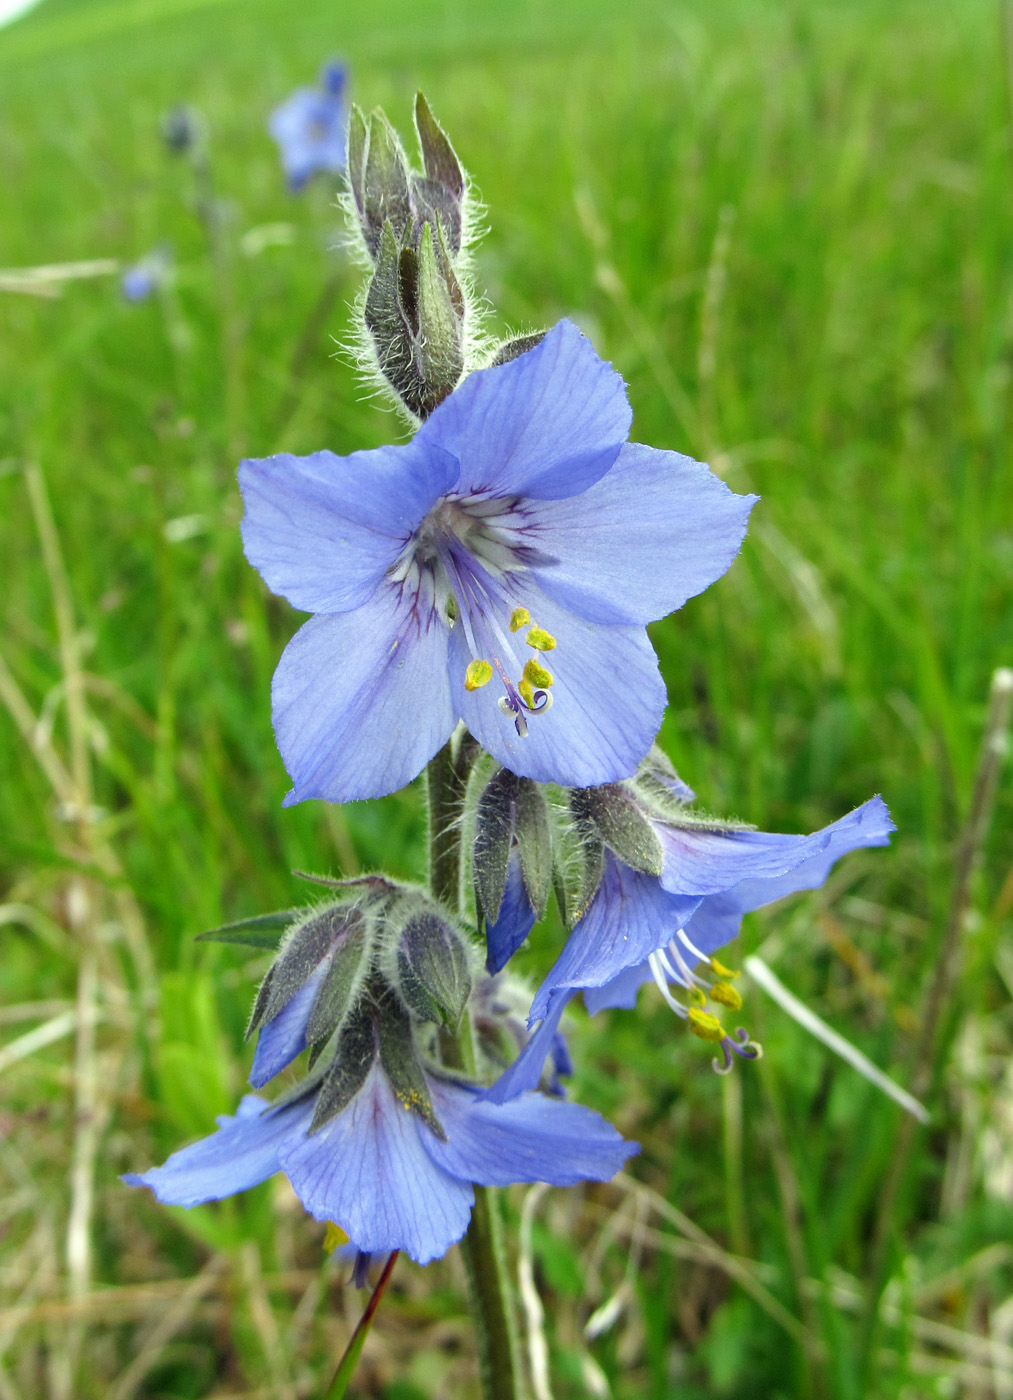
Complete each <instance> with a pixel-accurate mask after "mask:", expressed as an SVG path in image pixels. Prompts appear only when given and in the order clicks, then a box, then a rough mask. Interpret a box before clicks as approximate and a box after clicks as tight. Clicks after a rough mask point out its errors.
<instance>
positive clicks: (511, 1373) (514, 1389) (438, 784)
mask: <svg viewBox="0 0 1013 1400" xmlns="http://www.w3.org/2000/svg"><path fill="white" fill-rule="evenodd" d="M468 747H469V745H468V740H467V738H466V739H465V741H464V744H462V745H460V746H459V747H458V749H457V751H456V753H455V744H454V740H453V739H451V740H449V741H448V742H447V743H446V744H444V746H443V748H442V749H441V750H440V751H439V753H438V754H437V755H436V757H435V758H433V759H432V760H431V761H430V763H429V765H428V768H427V769H426V780H427V789H428V799H429V886H430V891H431V893H432V894H433V896H434V898H436V899H438V900H440V901H441V902H442V903H443V904H445V905H447V906H448V907H449V908H450V909H452V910H453V911H454V913H459V912H460V906H461V864H462V860H461V808H462V803H463V799H464V790H465V787H466V786H467V781H468V769H469V766H470V763H469V751H468ZM445 1048H446V1051H447V1052H449V1053H448V1058H449V1055H456V1058H457V1060H458V1063H459V1065H460V1068H461V1069H463V1070H464V1071H465V1072H467V1073H474V1072H475V1068H476V1062H475V1049H474V1043H473V1040H472V1027H471V1020H470V1017H469V1016H468V1015H466V1016H465V1017H464V1020H463V1022H462V1025H461V1029H460V1031H459V1032H458V1035H457V1037H456V1039H455V1041H454V1043H453V1045H452V1046H446V1047H445ZM461 1250H462V1253H463V1255H464V1264H465V1268H466V1270H467V1274H468V1283H469V1287H470V1292H471V1304H472V1314H473V1316H474V1320H475V1332H476V1336H477V1339H478V1349H479V1364H480V1370H481V1376H482V1394H483V1396H484V1397H485V1400H521V1398H522V1396H523V1393H524V1392H523V1390H522V1372H521V1363H520V1346H519V1339H518V1332H517V1319H516V1311H515V1307H514V1299H513V1290H512V1288H511V1286H510V1277H509V1273H508V1271H507V1261H506V1252H505V1249H504V1245H503V1226H502V1219H501V1216H500V1206H499V1199H498V1192H497V1189H496V1188H495V1187H493V1186H478V1185H476V1186H475V1205H474V1209H473V1210H472V1213H471V1223H470V1225H469V1226H468V1232H467V1234H466V1235H465V1237H464V1239H463V1240H462V1241H461Z"/></svg>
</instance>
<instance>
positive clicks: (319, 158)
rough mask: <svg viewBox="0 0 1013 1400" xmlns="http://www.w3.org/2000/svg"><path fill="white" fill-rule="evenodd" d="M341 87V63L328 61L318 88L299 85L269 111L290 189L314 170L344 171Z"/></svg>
mask: <svg viewBox="0 0 1013 1400" xmlns="http://www.w3.org/2000/svg"><path fill="white" fill-rule="evenodd" d="M344 90H345V69H344V67H343V66H342V65H341V64H340V63H329V64H328V65H327V67H326V68H325V69H324V71H323V76H322V79H321V85H320V87H319V88H299V90H298V91H297V92H294V93H293V94H292V96H291V97H289V98H286V100H285V101H284V102H283V103H282V104H281V106H280V107H276V108H275V110H274V111H273V112H272V113H271V117H270V120H269V121H268V130H269V131H270V133H271V135H272V136H273V137H274V139H275V141H277V143H278V146H279V148H280V150H281V163H282V166H283V168H284V171H285V175H286V178H287V179H288V183H289V188H290V189H293V190H298V189H301V188H302V186H303V185H305V183H306V181H307V180H308V179H309V178H310V176H311V175H315V174H316V173H317V171H318V170H326V171H330V172H331V173H332V174H334V175H341V174H344V171H345V163H346V149H345V124H346V120H347V113H346V111H345V100H344Z"/></svg>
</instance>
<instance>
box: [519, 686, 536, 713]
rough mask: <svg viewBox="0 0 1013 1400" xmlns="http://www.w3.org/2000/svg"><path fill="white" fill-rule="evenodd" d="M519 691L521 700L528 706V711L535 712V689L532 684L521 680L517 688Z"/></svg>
mask: <svg viewBox="0 0 1013 1400" xmlns="http://www.w3.org/2000/svg"><path fill="white" fill-rule="evenodd" d="M517 690H518V692H519V694H520V697H521V699H522V700H523V701H524V703H525V705H527V707H528V709H529V710H533V709H534V707H535V688H534V686H533V685H532V684H531V682H530V681H526V680H524V679H521V681H520V682H519V684H518V686H517Z"/></svg>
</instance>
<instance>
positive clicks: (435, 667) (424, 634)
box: [271, 584, 456, 806]
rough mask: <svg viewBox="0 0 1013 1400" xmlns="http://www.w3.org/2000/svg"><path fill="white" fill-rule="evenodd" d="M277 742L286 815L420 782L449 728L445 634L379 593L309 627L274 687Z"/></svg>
mask: <svg viewBox="0 0 1013 1400" xmlns="http://www.w3.org/2000/svg"><path fill="white" fill-rule="evenodd" d="M271 699H272V705H273V716H274V732H275V737H276V739H277V741H278V748H279V749H280V750H281V756H282V758H283V759H284V760H285V767H286V768H287V769H288V771H289V774H290V776H291V778H292V782H293V788H292V791H291V792H290V793H289V795H288V796H287V797H286V798H285V805H286V806H291V804H292V803H294V802H302V801H303V800H304V799H306V798H308V797H322V798H325V799H326V800H327V801H328V802H351V801H352V800H353V799H356V798H365V797H383V796H384V794H386V793H388V792H395V791H396V790H397V789H398V788H402V787H404V786H405V785H406V784H407V783H410V782H411V780H412V779H413V778H414V777H416V776H417V775H418V774H419V773H421V771H422V769H423V768H424V767H425V765H426V764H427V763H428V761H429V760H430V759H431V758H432V756H433V754H434V753H436V751H437V750H438V749H439V748H441V747H442V745H443V744H445V743H446V741H447V739H448V738H449V737H450V734H451V732H452V730H453V728H454V725H455V723H456V715H455V714H454V709H453V705H452V704H451V699H450V687H449V684H448V680H447V628H446V625H445V623H444V622H443V621H442V620H441V619H440V618H439V616H438V615H437V614H436V613H435V612H431V613H428V614H427V613H426V612H425V611H423V610H422V609H421V608H418V609H416V610H413V609H412V608H411V607H410V606H409V605H408V604H407V603H405V602H404V601H401V600H400V599H399V595H398V593H397V590H396V589H395V588H394V587H393V586H392V585H390V584H384V585H383V586H382V587H381V588H380V589H378V590H377V593H376V594H375V596H374V597H373V598H372V599H371V600H370V601H369V602H368V603H366V604H365V605H364V606H363V607H361V608H358V609H357V610H356V611H355V612H352V613H339V614H338V615H336V616H332V617H313V618H310V620H309V622H307V623H306V624H305V626H303V627H302V628H300V630H299V631H298V632H297V633H296V634H295V636H294V637H293V638H292V640H291V641H290V642H289V644H288V646H287V647H286V648H285V652H284V654H283V656H282V658H281V661H280V662H279V663H278V669H277V671H275V673H274V682H273V685H272V687H271Z"/></svg>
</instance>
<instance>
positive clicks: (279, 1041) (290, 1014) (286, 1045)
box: [250, 957, 331, 1089]
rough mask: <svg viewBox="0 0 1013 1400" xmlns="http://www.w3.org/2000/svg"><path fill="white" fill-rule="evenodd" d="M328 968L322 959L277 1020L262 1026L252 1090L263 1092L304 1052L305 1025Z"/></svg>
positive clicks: (252, 1072) (279, 1013) (252, 1076)
mask: <svg viewBox="0 0 1013 1400" xmlns="http://www.w3.org/2000/svg"><path fill="white" fill-rule="evenodd" d="M330 965H331V959H330V958H329V957H328V958H325V959H324V961H323V962H322V963H321V964H320V966H319V967H318V968H316V969H315V970H314V971H313V972H311V973H310V975H309V977H308V978H307V979H306V981H305V982H304V983H303V985H302V986H301V987H300V988H299V990H298V991H297V992H296V994H295V996H294V997H293V998H292V1000H291V1001H289V1002H286V1004H285V1005H284V1006H283V1007H282V1009H281V1010H280V1011H279V1012H278V1014H277V1016H275V1017H274V1019H273V1020H271V1021H268V1022H267V1023H266V1025H263V1026H261V1028H260V1032H259V1034H258V1036H257V1048H256V1050H255V1051H254V1052H253V1066H252V1068H251V1069H250V1083H251V1084H252V1085H253V1087H254V1088H255V1089H262V1088H263V1087H264V1085H265V1084H266V1083H267V1081H268V1080H269V1079H273V1078H274V1076H275V1075H276V1074H280V1073H281V1071H282V1070H283V1069H284V1068H285V1066H286V1065H290V1064H291V1063H292V1061H293V1060H294V1059H295V1057H296V1056H297V1055H301V1054H302V1052H303V1051H304V1050H305V1049H306V1023H307V1021H308V1020H309V1017H310V1012H311V1011H312V1010H313V1003H314V1001H315V1000H316V995H317V991H318V990H319V987H320V983H321V982H322V981H323V978H324V974H325V973H326V971H327V969H328V968H329V967H330Z"/></svg>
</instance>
